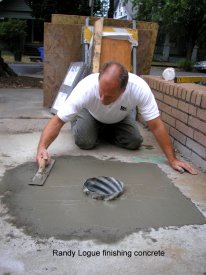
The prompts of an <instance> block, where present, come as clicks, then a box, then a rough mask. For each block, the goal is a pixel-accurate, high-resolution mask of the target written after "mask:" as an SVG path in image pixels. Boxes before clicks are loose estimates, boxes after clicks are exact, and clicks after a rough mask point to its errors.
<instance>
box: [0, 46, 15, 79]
mask: <svg viewBox="0 0 206 275" xmlns="http://www.w3.org/2000/svg"><path fill="white" fill-rule="evenodd" d="M0 76H4V77H9V76H17V74H16V73H15V72H14V71H13V70H12V69H11V68H10V67H9V65H8V64H6V63H5V62H4V59H3V58H2V57H1V51H0Z"/></svg>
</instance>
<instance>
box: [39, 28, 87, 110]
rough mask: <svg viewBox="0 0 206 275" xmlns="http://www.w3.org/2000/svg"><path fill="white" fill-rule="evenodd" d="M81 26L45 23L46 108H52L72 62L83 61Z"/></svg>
mask: <svg viewBox="0 0 206 275" xmlns="http://www.w3.org/2000/svg"><path fill="white" fill-rule="evenodd" d="M80 41H81V26H80V25H65V24H64V25H63V24H51V23H45V28H44V106H47V107H51V105H52V103H53V101H54V99H55V97H56V95H57V92H58V90H59V87H60V85H61V83H62V81H63V79H64V77H65V75H66V72H67V69H68V67H69V65H70V63H71V62H77V61H81V59H82V58H81V43H80Z"/></svg>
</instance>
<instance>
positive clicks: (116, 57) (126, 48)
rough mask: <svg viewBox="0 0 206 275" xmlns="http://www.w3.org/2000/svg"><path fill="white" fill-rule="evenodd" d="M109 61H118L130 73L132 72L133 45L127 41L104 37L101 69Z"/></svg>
mask: <svg viewBox="0 0 206 275" xmlns="http://www.w3.org/2000/svg"><path fill="white" fill-rule="evenodd" d="M109 60H113V61H118V62H120V63H122V64H123V65H124V66H125V67H126V68H127V69H128V71H131V69H132V68H131V43H130V42H129V41H127V40H117V39H111V38H107V37H103V39H102V48H101V56H100V68H101V66H102V65H103V64H104V63H105V62H107V61H109Z"/></svg>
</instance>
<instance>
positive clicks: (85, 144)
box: [75, 138, 97, 150]
mask: <svg viewBox="0 0 206 275" xmlns="http://www.w3.org/2000/svg"><path fill="white" fill-rule="evenodd" d="M75 144H76V145H77V146H78V147H79V148H80V149H83V150H90V149H93V148H95V147H96V145H97V142H96V141H92V140H85V139H81V138H75Z"/></svg>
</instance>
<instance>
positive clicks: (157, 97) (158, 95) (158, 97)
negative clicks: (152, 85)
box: [153, 91, 163, 101]
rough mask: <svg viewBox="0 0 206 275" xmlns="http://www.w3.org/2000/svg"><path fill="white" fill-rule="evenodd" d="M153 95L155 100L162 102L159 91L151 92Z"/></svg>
mask: <svg viewBox="0 0 206 275" xmlns="http://www.w3.org/2000/svg"><path fill="white" fill-rule="evenodd" d="M153 94H154V96H155V99H158V100H160V101H163V94H162V93H160V92H159V91H153Z"/></svg>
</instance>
